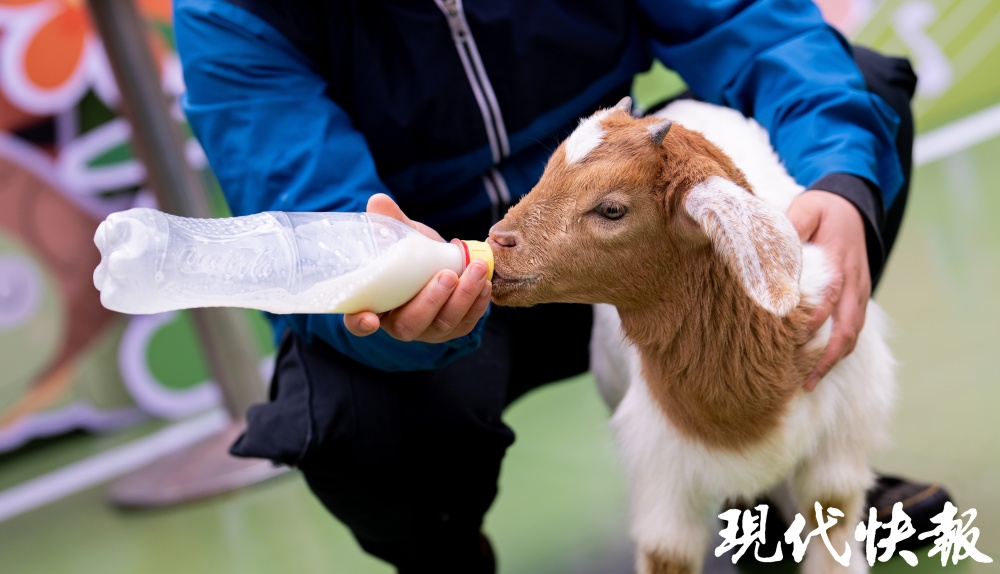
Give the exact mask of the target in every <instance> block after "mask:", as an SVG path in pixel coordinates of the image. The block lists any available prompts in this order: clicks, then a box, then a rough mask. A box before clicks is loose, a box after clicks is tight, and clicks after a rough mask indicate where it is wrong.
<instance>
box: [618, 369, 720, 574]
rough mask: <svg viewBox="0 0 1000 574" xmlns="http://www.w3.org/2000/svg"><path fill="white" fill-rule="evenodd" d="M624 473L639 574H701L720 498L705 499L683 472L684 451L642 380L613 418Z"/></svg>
mask: <svg viewBox="0 0 1000 574" xmlns="http://www.w3.org/2000/svg"><path fill="white" fill-rule="evenodd" d="M612 425H613V426H614V429H615V440H616V443H617V446H618V454H619V456H620V457H621V458H622V460H623V462H624V464H625V468H626V470H627V472H628V480H629V499H630V500H629V505H630V514H631V533H632V540H633V542H635V545H636V553H637V556H636V571H637V572H638V574H699V573H700V572H701V569H702V562H703V561H704V557H705V552H706V549H707V547H708V544H709V541H710V533H709V522H710V521H711V520H713V519H714V518H715V515H716V514H717V513H718V508H719V506H720V505H721V503H722V500H707V499H706V497H705V496H704V495H702V494H700V493H699V492H698V489H697V488H695V486H696V485H694V484H692V482H691V479H690V476H691V475H690V474H689V473H688V472H686V471H689V470H690V469H689V468H687V466H688V463H689V462H691V461H687V460H685V456H684V454H683V448H681V447H679V441H678V438H677V437H676V436H674V435H672V434H671V429H670V427H669V426H668V423H667V421H666V420H665V419H664V415H663V413H662V412H660V410H659V408H658V407H657V406H656V404H655V403H654V402H653V400H652V398H651V397H650V396H649V394H648V390H647V389H646V385H645V383H644V382H643V381H641V380H639V381H635V383H634V384H632V385H630V387H629V390H628V392H627V393H626V395H625V398H624V399H623V400H622V402H621V404H620V405H619V407H618V409H617V410H616V411H615V415H614V417H613V418H612Z"/></svg>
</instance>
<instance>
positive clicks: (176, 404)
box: [0, 0, 271, 452]
mask: <svg viewBox="0 0 1000 574" xmlns="http://www.w3.org/2000/svg"><path fill="white" fill-rule="evenodd" d="M137 4H138V7H139V9H140V11H141V13H142V14H143V16H144V17H145V19H146V24H147V32H148V34H147V37H148V41H149V43H150V46H151V48H152V50H153V53H154V54H155V56H156V60H157V64H158V66H159V70H158V71H159V78H160V82H161V85H162V88H163V91H164V93H165V94H166V95H167V96H168V98H169V101H170V103H171V106H172V111H173V115H174V117H175V118H176V119H177V121H178V124H179V125H180V127H181V129H182V130H183V133H185V134H186V135H187V138H188V139H187V141H186V154H187V157H188V160H189V162H190V163H191V165H192V166H193V167H195V168H196V169H197V170H199V171H200V172H201V173H202V174H203V177H204V179H205V183H206V186H207V188H208V189H210V190H211V192H212V198H211V200H212V203H213V205H214V207H215V209H216V210H217V211H218V214H219V215H224V214H225V207H224V205H223V202H222V200H221V195H220V194H219V193H218V188H217V185H216V184H215V181H214V179H213V178H212V176H211V173H210V171H209V170H208V169H207V165H206V161H205V157H204V155H203V154H202V152H201V148H200V147H199V146H198V144H197V142H196V141H195V140H194V139H193V138H192V137H191V136H190V132H189V131H188V130H187V128H186V126H185V124H184V119H183V116H182V114H181V112H180V110H179V107H178V106H177V97H178V96H179V95H180V94H181V93H182V92H183V89H184V85H183V79H182V77H181V72H180V63H179V60H178V57H177V54H176V52H175V50H174V43H173V32H172V28H171V21H170V19H171V5H170V1H169V0H140V1H139V2H138V3H137ZM120 106H121V97H120V94H119V93H118V90H117V88H116V85H115V81H114V77H113V74H112V72H111V69H110V66H109V64H108V60H107V56H106V55H105V53H104V50H103V47H102V45H101V43H100V41H99V38H98V37H97V36H96V32H95V30H94V27H93V25H92V22H91V21H90V18H89V14H88V11H87V6H86V3H85V2H73V1H64V0H4V1H2V2H0V365H3V367H4V368H3V369H0V452H8V451H11V450H13V449H16V448H18V447H19V446H21V445H23V444H24V443H25V442H27V441H29V440H30V439H32V438H37V437H43V436H52V435H58V434H61V433H64V432H66V431H69V430H73V429H85V430H90V431H111V430H115V429H120V428H123V427H127V426H130V425H133V424H135V423H137V422H139V421H142V420H144V419H146V418H149V417H158V418H164V419H176V418H181V417H185V416H187V415H190V414H193V413H196V412H199V411H202V410H205V409H207V408H210V407H213V406H216V405H217V404H218V403H219V400H220V397H219V393H218V390H217V388H216V386H215V385H214V384H213V383H212V382H211V381H210V380H209V379H208V374H207V370H206V368H205V364H204V361H203V359H202V356H201V354H200V353H199V352H198V349H197V348H196V347H195V345H194V337H193V336H192V330H191V329H192V328H191V324H190V322H189V320H188V317H187V316H186V314H185V313H167V314H163V315H156V316H143V317H132V318H130V317H126V316H123V315H120V314H116V313H113V312H110V311H107V310H106V309H104V308H103V307H102V306H101V304H100V301H99V298H98V293H97V291H96V290H95V289H94V286H93V282H92V273H93V269H94V267H95V266H96V264H97V262H98V261H99V255H98V253H97V251H96V249H95V248H94V245H93V240H92V238H93V234H94V231H95V229H96V227H97V224H98V223H99V222H100V221H101V220H103V219H104V217H106V216H107V215H108V214H109V213H111V212H113V211H118V210H121V209H127V208H129V207H133V206H138V205H148V206H155V204H156V202H155V199H154V198H153V194H152V193H151V192H150V191H149V190H148V189H146V188H144V183H145V182H144V176H145V172H144V169H143V166H142V164H141V163H140V162H139V161H137V160H136V158H135V156H134V154H133V150H132V148H131V146H130V135H131V133H130V132H131V130H130V127H129V125H128V123H127V122H126V121H125V120H124V119H122V117H120V115H119V112H120ZM248 315H250V317H251V318H252V321H253V324H254V326H255V328H256V330H257V332H258V335H259V336H258V337H257V340H258V341H259V344H260V345H259V352H260V353H259V354H260V356H261V359H262V360H261V369H262V371H267V369H268V361H267V357H268V356H269V354H270V352H271V351H270V347H269V345H270V343H269V333H267V326H266V324H265V323H264V322H263V321H262V320H261V319H260V317H259V315H258V314H257V313H248Z"/></svg>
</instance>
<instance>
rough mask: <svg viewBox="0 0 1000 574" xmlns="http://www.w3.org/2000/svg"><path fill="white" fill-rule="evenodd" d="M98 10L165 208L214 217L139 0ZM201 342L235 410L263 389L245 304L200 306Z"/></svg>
mask: <svg viewBox="0 0 1000 574" xmlns="http://www.w3.org/2000/svg"><path fill="white" fill-rule="evenodd" d="M90 9H91V14H92V15H93V19H94V23H95V25H96V26H97V29H98V31H99V32H100V35H101V38H102V40H103V41H104V47H105V50H106V51H107V54H108V59H109V60H110V62H111V67H112V68H113V70H114V73H115V78H116V80H117V83H118V89H119V90H120V91H121V94H122V106H123V108H124V112H125V114H124V115H125V116H126V117H127V118H128V120H129V122H130V123H131V125H132V143H133V145H134V146H135V149H136V153H137V154H138V156H139V157H140V159H142V161H143V164H144V165H145V166H146V173H147V177H148V178H149V181H150V183H151V184H152V188H153V192H154V193H155V194H156V200H157V202H158V204H159V206H160V208H161V209H163V210H164V211H166V212H168V213H173V214H176V215H182V216H185V217H212V213H211V210H210V208H209V203H208V194H207V192H206V190H205V188H204V186H203V184H202V180H201V178H200V177H199V175H198V174H197V173H195V171H194V170H193V169H192V168H191V167H190V165H189V164H188V162H187V158H186V157H185V155H184V145H183V142H182V140H181V136H180V132H179V130H178V129H177V122H176V121H175V120H174V118H172V117H171V116H170V112H169V109H168V102H167V98H166V96H165V95H164V93H163V90H162V88H161V86H160V78H159V76H158V74H157V69H158V68H157V66H156V63H155V61H154V60H153V54H152V51H151V50H150V49H149V44H148V43H147V36H146V24H145V22H144V21H143V20H142V19H141V18H140V16H139V12H138V10H137V9H136V7H135V4H134V3H133V2H132V0H91V1H90ZM191 316H192V317H193V319H194V323H195V326H196V332H197V334H198V338H199V343H200V344H201V346H202V348H204V350H205V357H206V360H207V362H208V366H209V369H210V371H211V373H212V375H213V377H214V378H215V380H216V381H217V382H218V383H219V385H220V387H221V388H222V391H223V396H224V400H225V403H226V407H227V408H228V409H229V413H230V414H231V415H232V416H233V418H240V417H243V416H244V413H246V410H247V408H248V407H249V406H250V405H251V404H253V403H256V402H261V401H263V400H264V399H265V397H264V385H263V384H262V382H261V378H260V374H259V371H258V369H257V364H258V359H257V357H256V355H255V354H254V352H253V349H254V342H253V340H252V338H251V336H250V335H251V332H250V328H249V324H248V322H247V317H246V315H245V312H244V311H242V310H239V309H230V308H204V309H193V310H192V311H191Z"/></svg>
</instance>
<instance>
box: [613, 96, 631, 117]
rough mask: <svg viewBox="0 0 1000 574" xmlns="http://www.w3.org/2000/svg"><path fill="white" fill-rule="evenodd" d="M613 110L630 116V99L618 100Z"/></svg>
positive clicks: (627, 97) (626, 97)
mask: <svg viewBox="0 0 1000 574" xmlns="http://www.w3.org/2000/svg"><path fill="white" fill-rule="evenodd" d="M614 109H616V110H621V111H623V112H625V113H626V114H628V115H632V98H631V97H629V96H625V97H624V98H622V99H621V100H619V101H618V103H617V104H615V107H614Z"/></svg>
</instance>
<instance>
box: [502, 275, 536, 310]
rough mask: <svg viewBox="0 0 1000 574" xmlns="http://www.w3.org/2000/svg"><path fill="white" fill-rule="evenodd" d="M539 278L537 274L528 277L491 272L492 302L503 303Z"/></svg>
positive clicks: (513, 297)
mask: <svg viewBox="0 0 1000 574" xmlns="http://www.w3.org/2000/svg"><path fill="white" fill-rule="evenodd" d="M540 280H541V276H539V275H531V276H528V277H510V276H505V275H501V274H500V273H499V272H497V271H494V272H493V281H492V283H493V295H492V297H493V302H494V303H497V304H498V305H504V304H507V303H508V302H511V303H513V301H510V300H511V299H516V298H517V296H518V295H519V294H523V293H524V292H525V291H528V290H530V289H531V287H532V286H534V285H535V284H536V283H538V282H539V281H540Z"/></svg>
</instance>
